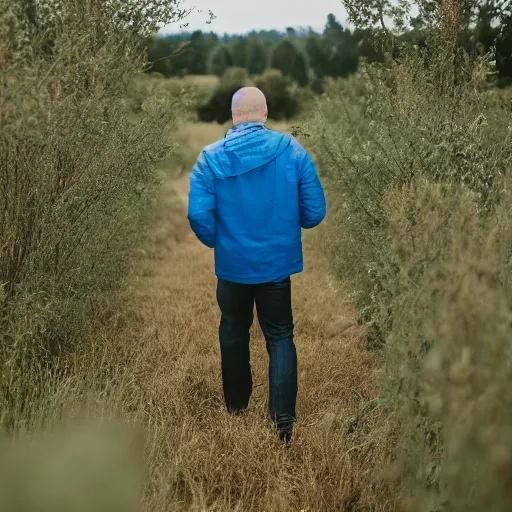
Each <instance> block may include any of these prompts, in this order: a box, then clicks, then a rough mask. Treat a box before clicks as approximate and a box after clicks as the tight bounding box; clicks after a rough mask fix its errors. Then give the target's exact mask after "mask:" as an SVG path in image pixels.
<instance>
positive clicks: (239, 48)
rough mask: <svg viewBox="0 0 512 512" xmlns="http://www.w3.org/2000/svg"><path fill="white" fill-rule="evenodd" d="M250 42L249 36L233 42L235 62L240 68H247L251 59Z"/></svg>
mask: <svg viewBox="0 0 512 512" xmlns="http://www.w3.org/2000/svg"><path fill="white" fill-rule="evenodd" d="M249 47H250V43H249V39H248V38H247V37H240V38H237V40H236V41H235V42H234V44H233V50H232V51H233V64H234V65H235V66H236V67H239V68H246V69H247V65H248V61H249V49H250V48H249Z"/></svg>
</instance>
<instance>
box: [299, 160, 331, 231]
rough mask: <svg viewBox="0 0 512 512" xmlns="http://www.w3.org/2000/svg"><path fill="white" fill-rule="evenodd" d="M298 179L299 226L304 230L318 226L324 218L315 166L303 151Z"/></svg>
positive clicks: (323, 204)
mask: <svg viewBox="0 0 512 512" xmlns="http://www.w3.org/2000/svg"><path fill="white" fill-rule="evenodd" d="M304 153H305V156H304V159H303V161H302V166H301V171H300V178H299V206H300V226H301V227H302V228H304V229H310V228H314V227H315V226H318V224H320V222H322V221H323V220H324V218H325V214H326V204H325V195H324V190H323V188H322V184H321V183H320V179H319V178H318V174H317V172H316V168H315V164H314V163H313V160H312V159H311V157H310V156H309V154H308V152H307V151H306V150H304Z"/></svg>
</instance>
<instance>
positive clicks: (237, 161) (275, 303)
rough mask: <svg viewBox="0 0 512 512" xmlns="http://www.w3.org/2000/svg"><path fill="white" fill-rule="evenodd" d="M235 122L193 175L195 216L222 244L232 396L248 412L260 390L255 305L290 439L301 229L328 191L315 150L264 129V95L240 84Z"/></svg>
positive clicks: (204, 237)
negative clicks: (254, 355) (252, 347)
mask: <svg viewBox="0 0 512 512" xmlns="http://www.w3.org/2000/svg"><path fill="white" fill-rule="evenodd" d="M232 114H233V126H234V127H233V128H232V129H230V130H229V131H228V133H227V134H226V136H225V138H224V139H222V140H220V141H218V142H216V143H214V144H212V145H210V146H207V147H206V148H205V149H204V150H203V151H202V152H201V154H200V156H199V158H198V160H197V162H196V165H195V167H194V169H193V170H192V174H191V176H190V193H189V209H188V219H189V221H190V225H191V227H192V229H193V231H194V232H195V234H196V236H197V237H198V238H199V240H200V241H201V242H202V243H203V244H205V245H206V246H208V247H211V248H214V249H215V273H216V275H217V278H218V285H217V301H218V303H219V307H220V310H221V321H220V327H219V338H220V348H221V362H222V364H221V366H222V381H223V390H224V398H225V402H226V407H227V409H228V411H229V412H231V413H235V414H238V413H241V412H242V411H244V410H245V409H246V408H247V406H248V404H249V398H250V396H251V393H252V375H251V365H250V356H249V329H250V327H251V325H252V322H253V309H254V304H255V303H256V311H257V313H258V320H259V323H260V326H261V329H262V331H263V334H264V336H265V340H266V345H267V351H268V355H269V413H270V416H271V418H272V420H273V421H274V423H275V425H276V427H277V429H278V431H279V435H280V438H281V439H282V440H283V441H285V442H288V441H289V440H290V439H291V436H292V431H293V424H294V422H295V402H296V397H297V354H296V351H295V344H294V335H293V328H294V326H293V316H292V305H291V282H290V276H291V275H292V274H296V273H299V272H301V271H302V270H303V258H302V232H301V228H305V229H308V228H313V227H315V226H317V225H318V224H319V223H320V222H321V221H322V220H323V219H324V217H325V210H326V206H325V197H324V192H323V189H322V186H321V184H320V181H319V179H318V175H317V172H316V169H315V166H314V164H313V161H312V160H311V158H310V156H309V155H308V153H307V152H306V150H305V149H304V148H303V147H302V146H301V145H300V144H299V143H298V142H297V141H296V140H295V139H293V138H292V137H289V136H288V135H285V134H282V133H279V132H275V131H271V130H268V129H266V128H265V126H264V125H265V122H266V121H267V116H268V110H267V104H266V99H265V96H264V95H263V93H262V92H261V91H260V90H259V89H256V88H254V87H245V88H243V89H240V90H239V91H238V92H237V93H235V95H234V96H233V100H232Z"/></svg>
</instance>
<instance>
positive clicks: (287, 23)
mask: <svg viewBox="0 0 512 512" xmlns="http://www.w3.org/2000/svg"><path fill="white" fill-rule="evenodd" d="M183 5H184V6H185V5H186V6H188V7H193V6H195V7H196V8H197V10H199V11H201V12H197V11H196V12H194V13H193V14H191V15H190V16H189V18H187V20H186V22H188V23H189V25H188V27H186V28H185V27H183V28H182V27H180V23H175V24H173V25H169V26H167V27H165V28H164V29H162V31H161V32H163V33H167V32H174V33H175V32H182V31H187V32H188V31H194V30H203V31H210V30H212V31H213V32H217V33H219V34H224V33H225V32H227V33H228V34H244V33H246V32H249V31H251V30H252V29H255V30H260V29H264V30H271V29H277V30H284V29H285V28H286V27H306V28H307V27H309V26H311V27H312V28H313V29H315V30H322V28H323V26H324V25H325V22H326V19H327V15H328V14H329V13H330V12H332V13H333V14H334V15H335V16H336V17H337V18H338V20H339V21H341V22H342V23H343V24H344V22H345V19H346V16H345V10H344V8H343V6H342V4H341V0H312V1H311V0H309V1H305V0H302V1H300V0H186V1H184V2H183ZM210 9H211V10H212V11H213V13H214V14H215V16H216V18H215V19H214V20H213V21H212V22H211V23H210V24H207V23H206V22H207V21H208V20H209V16H208V11H209V10H210ZM183 23H185V21H184V22H182V23H181V24H183Z"/></svg>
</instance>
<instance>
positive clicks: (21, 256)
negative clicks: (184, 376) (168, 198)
mask: <svg viewBox="0 0 512 512" xmlns="http://www.w3.org/2000/svg"><path fill="white" fill-rule="evenodd" d="M124 4H126V5H124ZM124 4H123V2H117V3H115V4H114V3H111V4H106V5H107V6H108V8H107V7H102V4H101V3H99V2H78V1H76V2H50V3H48V5H46V4H45V5H43V4H37V3H34V4H30V5H31V7H30V6H29V3H24V2H15V3H14V4H12V3H11V2H6V1H2V4H1V10H0V13H1V26H2V29H1V30H0V55H1V56H2V62H1V64H0V84H1V86H0V188H1V189H2V193H1V194H0V364H2V371H1V378H0V404H2V409H3V410H4V411H9V410H13V408H14V409H20V408H22V409H23V408H24V407H25V408H27V409H28V408H30V407H32V405H33V404H32V403H31V401H32V399H33V398H35V397H32V396H31V394H30V393H31V391H29V388H30V387H31V386H30V376H31V375H37V371H36V370H37V368H43V369H44V368H45V367H47V366H48V365H51V364H53V361H54V358H55V356H61V355H64V354H66V353H69V352H70V351H71V350H72V349H73V348H74V347H75V346H76V345H77V344H78V343H79V342H80V341H83V340H84V339H86V338H87V336H88V335H89V334H90V333H93V332H94V331H95V330H96V329H98V328H99V327H98V326H99V325H100V324H101V322H102V321H103V320H105V319H106V318H108V316H109V315H110V314H111V312H112V311H111V308H110V307H109V306H108V305H107V304H108V302H109V300H110V299H111V294H112V293H114V292H115V291H116V290H117V289H118V287H119V286H120V285H121V284H122V283H123V282H124V281H125V279H126V276H127V274H128V271H129V268H130V260H131V254H132V251H133V248H134V246H136V245H137V243H138V242H139V240H140V238H141V236H143V233H144V226H145V223H146V220H147V218H148V214H149V212H150V210H151V204H152V198H153V195H154V190H155V185H156V184H157V173H156V172H155V167H156V164H157V162H158V161H159V160H160V159H161V158H162V157H163V156H164V155H166V154H167V152H168V150H169V149H170V144H169V135H170V130H171V129H172V127H173V126H174V121H175V116H176V111H177V107H178V105H179V102H180V100H179V98H176V97H175V98H172V97H171V98H169V97H168V96H166V95H165V94H153V95H148V97H147V99H146V100H145V101H144V102H142V105H141V111H140V112H139V113H134V111H133V109H132V104H131V103H130V93H131V90H132V83H133V80H134V78H135V77H136V76H137V75H140V74H141V73H142V72H143V71H144V68H145V62H144V56H143V55H144V54H143V51H142V45H141V42H142V34H139V33H138V32H137V29H138V28H141V27H142V26H143V25H144V24H143V23H142V25H140V24H137V23H138V22H137V20H138V16H139V14H140V13H139V14H137V11H138V8H136V7H134V6H131V7H130V5H128V4H129V2H124ZM171 4H174V2H171V3H170V4H169V7H170V5H171ZM123 16H124V17H123ZM130 16H132V18H130ZM123 20H124V21H123ZM34 365H35V366H34ZM34 386H35V387H36V388H37V387H38V386H37V383H35V384H34ZM19 393H22V394H21V395H20V394H19ZM23 393H25V395H26V396H24V395H23ZM9 416H10V415H3V417H4V418H7V417H9Z"/></svg>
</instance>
